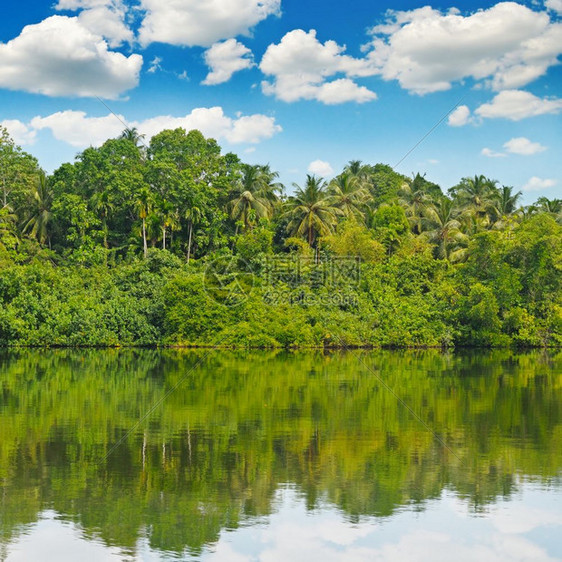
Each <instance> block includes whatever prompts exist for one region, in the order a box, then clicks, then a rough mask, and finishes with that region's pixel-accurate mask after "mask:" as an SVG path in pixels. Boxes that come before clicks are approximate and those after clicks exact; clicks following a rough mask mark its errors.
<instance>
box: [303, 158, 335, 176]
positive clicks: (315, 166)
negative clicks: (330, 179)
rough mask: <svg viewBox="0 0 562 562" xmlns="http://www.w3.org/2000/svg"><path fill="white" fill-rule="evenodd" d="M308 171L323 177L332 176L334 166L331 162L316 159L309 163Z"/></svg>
mask: <svg viewBox="0 0 562 562" xmlns="http://www.w3.org/2000/svg"><path fill="white" fill-rule="evenodd" d="M308 173H309V174H315V175H317V176H321V177H327V176H331V175H332V174H333V173H334V170H333V168H332V166H330V163H329V162H324V160H314V161H313V162H311V163H310V164H309V165H308Z"/></svg>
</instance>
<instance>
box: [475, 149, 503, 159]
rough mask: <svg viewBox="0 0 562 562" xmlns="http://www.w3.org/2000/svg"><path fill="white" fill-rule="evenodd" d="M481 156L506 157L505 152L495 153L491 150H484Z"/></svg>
mask: <svg viewBox="0 0 562 562" xmlns="http://www.w3.org/2000/svg"><path fill="white" fill-rule="evenodd" d="M480 154H482V156H486V157H488V158H504V157H505V156H506V155H505V154H504V153H503V152H495V151H493V150H492V149H491V148H483V149H482V151H481V152H480Z"/></svg>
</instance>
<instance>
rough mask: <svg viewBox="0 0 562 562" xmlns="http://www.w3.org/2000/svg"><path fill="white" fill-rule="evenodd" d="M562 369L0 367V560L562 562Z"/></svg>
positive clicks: (485, 361)
mask: <svg viewBox="0 0 562 562" xmlns="http://www.w3.org/2000/svg"><path fill="white" fill-rule="evenodd" d="M561 475H562V354H556V353H549V354H545V353H541V352H533V353H528V354H520V355H517V354H512V353H510V352H493V353H481V354H477V353H462V354H442V353H439V352H434V351H426V352H368V353H367V352H353V353H331V354H324V353H295V354H289V353H267V352H263V353H252V354H245V353H244V354H243V353H223V352H216V351H213V352H200V353H195V352H179V351H178V352H175V351H165V352H161V351H151V350H147V351H87V352H84V351H83V352H77V351H74V352H70V351H25V352H5V351H4V352H0V486H1V490H0V560H1V561H9V562H16V561H18V562H19V561H25V562H29V561H31V562H33V561H38V562H50V561H56V562H59V561H62V562H66V561H69V562H70V561H72V562H75V561H79V562H86V561H94V562H97V561H121V560H123V561H125V560H126V561H163V560H204V561H216V560H224V561H228V562H250V561H263V562H273V561H279V562H281V561H283V562H285V561H290V562H296V561H300V560H302V561H306V562H316V561H322V562H331V561H340V560H342V561H346V562H347V561H351V562H355V561H357V562H359V561H371V560H408V561H411V560H413V561H416V560H420V561H422V560H423V561H425V560H431V561H435V560H437V561H440V560H443V561H450V560H455V562H457V561H465V560H466V561H473V560H479V561H503V560H516V561H519V560H521V561H523V560H533V561H539V562H542V561H552V560H562V539H561V537H562V485H561V484H562V478H561Z"/></svg>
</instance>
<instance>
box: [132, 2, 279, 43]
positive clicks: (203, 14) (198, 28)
mask: <svg viewBox="0 0 562 562" xmlns="http://www.w3.org/2000/svg"><path fill="white" fill-rule="evenodd" d="M141 8H142V9H143V10H145V12H146V15H145V17H144V20H143V22H142V25H141V28H140V31H139V39H140V42H141V43H142V44H143V45H148V44H149V43H153V42H161V43H170V44H172V45H185V46H190V47H192V46H195V45H198V46H201V47H210V46H211V45H212V44H213V43H216V42H217V41H220V40H222V39H230V38H232V37H236V36H237V35H241V34H243V35H247V34H248V33H249V32H250V30H251V29H252V28H253V27H254V26H255V25H256V24H258V23H259V22H260V21H262V20H264V19H265V18H267V17H268V16H270V15H277V14H279V13H280V8H281V0H205V1H201V0H166V1H165V2H163V1H162V0H141Z"/></svg>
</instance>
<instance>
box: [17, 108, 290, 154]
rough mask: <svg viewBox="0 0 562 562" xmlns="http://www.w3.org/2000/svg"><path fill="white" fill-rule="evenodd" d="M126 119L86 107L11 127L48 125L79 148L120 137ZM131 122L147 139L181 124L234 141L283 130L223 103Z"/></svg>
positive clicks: (256, 139)
mask: <svg viewBox="0 0 562 562" xmlns="http://www.w3.org/2000/svg"><path fill="white" fill-rule="evenodd" d="M124 122H126V120H125V117H123V116H122V115H118V116H117V117H116V116H115V115H111V114H109V115H106V116H103V117H89V116H88V115H87V114H86V113H84V112H83V111H71V110H68V111H59V112H57V113H53V114H51V115H48V116H46V117H41V116H37V117H34V118H33V119H32V120H31V122H30V123H28V124H26V123H22V122H21V121H14V122H11V128H10V131H12V130H21V131H25V130H27V131H28V134H31V135H35V134H36V131H41V130H43V129H49V130H50V131H51V132H52V134H53V136H54V137H55V138H56V139H57V140H60V141H63V142H66V143H68V144H70V145H72V146H74V147H77V148H85V147H87V146H90V145H91V146H99V145H101V144H102V143H103V142H104V141H105V140H106V139H108V138H113V137H117V136H118V135H119V134H120V133H121V132H122V131H123V129H124V126H123V123H124ZM129 126H131V127H136V128H137V129H138V130H139V131H140V132H141V133H142V134H145V135H146V137H147V139H150V138H151V137H153V136H154V135H156V134H157V133H159V132H160V131H162V130H164V129H176V128H178V127H182V128H184V129H186V130H187V131H189V130H191V129H199V130H200V131H201V132H202V133H203V134H204V135H205V136H208V137H213V138H215V139H217V140H226V141H227V142H229V143H232V144H240V143H250V144H257V143H259V142H261V141H263V140H266V139H268V138H271V137H272V136H273V135H275V134H277V133H279V132H281V130H282V128H281V126H280V125H277V124H276V123H275V119H274V118H273V117H268V116H266V115H261V114H254V115H246V116H239V117H237V118H235V119H233V118H231V117H228V116H227V115H225V114H224V111H223V109H222V108H221V107H210V108H206V107H200V108H196V109H194V110H193V111H192V112H191V113H189V114H188V115H185V116H183V117H174V116H171V115H161V116H157V117H152V118H150V119H146V120H144V121H131V122H129Z"/></svg>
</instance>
